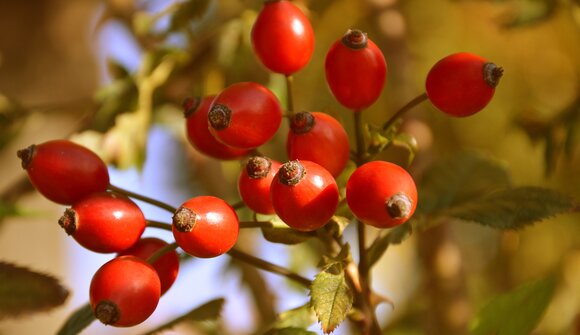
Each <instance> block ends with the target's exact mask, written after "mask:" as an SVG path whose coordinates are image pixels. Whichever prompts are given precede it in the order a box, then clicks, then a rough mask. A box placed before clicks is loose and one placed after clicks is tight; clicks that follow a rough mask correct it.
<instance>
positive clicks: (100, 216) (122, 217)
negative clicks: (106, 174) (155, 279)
mask: <svg viewBox="0 0 580 335" xmlns="http://www.w3.org/2000/svg"><path fill="white" fill-rule="evenodd" d="M58 223H59V224H60V226H61V227H62V228H63V229H64V230H65V231H66V233H67V234H69V235H72V237H73V238H74V239H75V240H76V241H77V242H78V243H79V244H80V245H82V246H83V247H85V248H87V249H89V250H92V251H94V252H100V253H109V252H119V251H123V250H125V249H128V248H130V247H131V246H133V245H134V244H135V243H136V242H137V240H139V238H140V237H141V234H143V231H144V230H145V226H146V222H145V217H144V216H143V212H141V209H140V208H139V207H138V206H137V205H136V204H135V203H134V202H133V201H131V199H129V198H127V197H125V196H122V195H117V194H113V193H108V192H101V193H94V194H91V195H89V196H88V197H86V198H83V199H81V200H80V201H77V202H75V203H74V204H73V205H72V207H71V208H67V209H66V210H65V211H64V214H63V215H62V217H61V218H60V219H59V220H58Z"/></svg>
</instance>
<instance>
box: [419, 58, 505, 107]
mask: <svg viewBox="0 0 580 335" xmlns="http://www.w3.org/2000/svg"><path fill="white" fill-rule="evenodd" d="M502 74H503V69H502V68H501V67H499V66H497V65H495V64H494V63H491V62H488V61H487V60H486V59H485V58H483V57H480V56H478V55H474V54H471V53H467V52H460V53H456V54H453V55H450V56H447V57H445V58H443V59H441V60H440V61H438V62H437V63H436V64H435V65H434V66H433V67H432V68H431V70H430V71H429V73H428V74H427V79H426V81H425V88H426V90H427V96H428V97H429V100H430V101H431V103H432V104H433V105H434V106H435V107H437V109H439V110H441V111H442V112H444V113H447V114H449V115H452V116H460V117H462V116H469V115H472V114H475V113H477V112H479V111H480V110H482V109H483V108H484V107H485V106H487V104H488V103H489V101H490V100H491V98H492V97H493V94H494V92H495V87H496V86H497V84H498V83H499V80H500V78H501V76H502Z"/></svg>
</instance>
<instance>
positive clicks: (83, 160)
mask: <svg viewBox="0 0 580 335" xmlns="http://www.w3.org/2000/svg"><path fill="white" fill-rule="evenodd" d="M17 154H18V157H20V159H22V167H23V168H24V169H26V172H27V173H28V177H29V178H30V182H31V183H32V185H34V187H35V188H36V189H37V190H38V192H40V193H41V194H42V195H44V196H45V197H46V198H48V199H49V200H52V201H54V202H56V203H59V204H63V205H70V204H72V203H74V202H76V201H78V200H80V199H81V198H84V197H85V196H87V195H89V194H91V193H96V192H102V191H105V190H106V189H107V187H108V186H109V172H108V170H107V166H106V165H105V163H104V162H103V161H102V160H101V158H99V156H97V155H96V154H95V153H94V152H92V151H91V150H89V149H87V148H85V147H83V146H81V145H78V144H76V143H73V142H71V141H68V140H53V141H48V142H44V143H41V144H36V145H35V144H33V145H31V146H29V147H28V148H26V149H22V150H19V151H18V153H17Z"/></svg>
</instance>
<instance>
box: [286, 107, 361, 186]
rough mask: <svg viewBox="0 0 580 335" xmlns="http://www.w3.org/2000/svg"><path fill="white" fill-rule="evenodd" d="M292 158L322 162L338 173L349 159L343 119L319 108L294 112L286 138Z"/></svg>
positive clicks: (334, 174)
mask: <svg viewBox="0 0 580 335" xmlns="http://www.w3.org/2000/svg"><path fill="white" fill-rule="evenodd" d="M286 151H287V152H288V157H289V158H290V159H291V160H295V159H298V160H307V161H312V162H314V163H317V164H319V165H322V167H324V168H325V169H327V170H328V172H330V173H331V174H332V175H333V176H334V177H337V176H338V175H339V174H340V173H341V172H342V170H343V169H344V167H345V166H346V163H347V162H348V159H349V157H350V147H349V144H348V135H347V133H346V131H345V130H344V128H343V127H342V125H341V124H340V122H338V121H337V120H336V119H335V118H333V117H332V116H330V115H328V114H325V113H320V112H312V113H310V112H303V113H297V114H295V115H294V116H292V119H291V120H290V131H289V132H288V139H287V141H286Z"/></svg>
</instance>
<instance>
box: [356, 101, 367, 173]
mask: <svg viewBox="0 0 580 335" xmlns="http://www.w3.org/2000/svg"><path fill="white" fill-rule="evenodd" d="M362 126H363V125H362V111H358V110H355V111H354V136H355V138H356V152H355V158H356V159H355V163H356V166H361V165H362V164H363V163H364V155H365V152H366V149H365V139H364V135H363V129H362Z"/></svg>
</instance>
